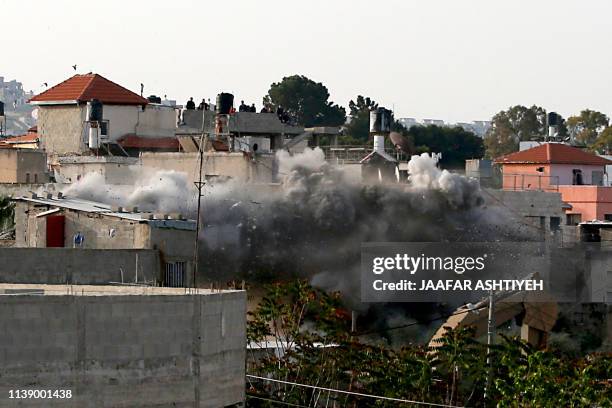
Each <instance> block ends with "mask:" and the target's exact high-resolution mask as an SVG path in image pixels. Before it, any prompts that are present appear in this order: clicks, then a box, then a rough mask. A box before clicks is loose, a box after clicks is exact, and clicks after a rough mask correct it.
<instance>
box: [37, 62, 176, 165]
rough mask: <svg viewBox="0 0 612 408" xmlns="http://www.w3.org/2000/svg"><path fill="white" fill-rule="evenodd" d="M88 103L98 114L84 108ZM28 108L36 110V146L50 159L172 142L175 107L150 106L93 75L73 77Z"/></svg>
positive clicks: (119, 87) (100, 77)
mask: <svg viewBox="0 0 612 408" xmlns="http://www.w3.org/2000/svg"><path fill="white" fill-rule="evenodd" d="M93 100H96V101H99V102H100V103H101V104H102V109H101V111H100V110H96V109H94V108H92V106H91V105H88V103H90V102H91V101H93ZM30 103H31V104H33V105H37V106H38V134H39V138H40V142H41V145H42V147H43V148H44V149H45V150H46V151H47V154H49V155H51V156H63V155H87V154H96V155H97V154H98V153H101V154H111V155H112V154H116V153H118V154H122V153H125V151H123V149H122V147H121V141H122V139H125V138H126V137H128V136H135V137H140V138H145V139H148V138H150V139H171V140H175V136H174V132H175V128H176V110H175V109H174V107H172V106H166V105H162V104H154V103H150V102H149V101H148V100H147V99H145V98H143V97H141V96H139V95H137V94H135V93H134V92H131V91H129V90H128V89H125V88H123V87H122V86H120V85H118V84H116V83H114V82H112V81H110V80H108V79H106V78H104V77H102V76H101V75H98V74H91V73H90V74H85V75H75V76H73V77H72V78H69V79H67V80H66V81H64V82H62V83H60V84H58V85H56V86H54V87H52V88H50V89H48V90H47V91H45V92H43V93H41V94H39V95H36V96H35V97H33V98H32V99H30ZM98 116H101V117H98ZM92 128H93V129H94V130H93V131H92ZM92 132H93V133H92ZM92 135H94V136H93V137H92ZM175 144H176V146H177V148H178V143H175Z"/></svg>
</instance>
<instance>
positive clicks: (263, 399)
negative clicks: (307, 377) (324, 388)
mask: <svg viewBox="0 0 612 408" xmlns="http://www.w3.org/2000/svg"><path fill="white" fill-rule="evenodd" d="M246 397H247V398H252V399H257V400H261V401H267V402H273V403H275V404H281V405H287V406H289V407H298V408H308V407H307V406H306V405H298V404H293V403H291V402H285V401H280V400H275V399H271V398H263V397H258V396H256V395H253V394H247V395H246Z"/></svg>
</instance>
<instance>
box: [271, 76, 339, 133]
mask: <svg viewBox="0 0 612 408" xmlns="http://www.w3.org/2000/svg"><path fill="white" fill-rule="evenodd" d="M328 99H329V91H328V90H327V87H325V85H323V84H322V83H320V82H315V81H313V80H311V79H308V78H306V77H305V76H303V75H292V76H289V77H284V78H283V80H282V81H281V82H275V83H273V84H272V85H270V90H269V91H268V94H267V95H266V96H265V97H264V99H263V103H264V105H266V106H269V107H272V108H273V109H276V108H277V107H279V106H282V107H283V109H284V110H285V112H287V113H288V114H289V115H290V116H292V117H293V118H295V120H296V121H297V123H299V124H302V125H304V126H305V127H311V126H340V125H343V124H344V122H345V121H346V111H345V109H344V108H343V107H341V106H338V105H337V104H334V103H333V102H331V101H329V100H328Z"/></svg>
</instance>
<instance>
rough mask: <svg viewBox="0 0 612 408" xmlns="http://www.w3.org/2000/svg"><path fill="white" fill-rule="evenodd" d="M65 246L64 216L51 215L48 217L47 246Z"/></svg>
mask: <svg viewBox="0 0 612 408" xmlns="http://www.w3.org/2000/svg"><path fill="white" fill-rule="evenodd" d="M63 246H64V216H63V215H49V216H48V217H47V248H59V247H63Z"/></svg>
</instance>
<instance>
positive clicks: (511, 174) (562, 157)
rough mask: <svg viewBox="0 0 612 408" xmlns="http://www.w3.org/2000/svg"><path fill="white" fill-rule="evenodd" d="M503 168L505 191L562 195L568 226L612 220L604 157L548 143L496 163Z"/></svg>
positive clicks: (611, 188) (611, 196) (513, 154)
mask: <svg viewBox="0 0 612 408" xmlns="http://www.w3.org/2000/svg"><path fill="white" fill-rule="evenodd" d="M495 163H497V164H500V165H501V166H502V173H503V179H502V180H503V182H502V185H503V189H504V190H515V191H517V190H519V191H522V190H541V191H553V192H559V193H561V198H562V200H563V201H564V202H565V203H566V204H567V207H566V208H565V215H566V224H567V225H577V224H579V223H580V222H582V221H590V220H600V221H603V220H612V187H608V186H606V185H605V181H604V180H605V179H606V176H607V175H606V166H607V165H610V164H611V163H612V162H610V160H607V159H605V158H603V157H600V156H597V155H594V154H591V153H588V152H585V151H583V150H581V149H578V148H575V147H572V146H568V145H565V144H561V143H545V144H541V145H539V146H537V147H533V148H531V149H527V150H523V151H519V152H515V153H511V154H508V155H506V156H502V157H499V158H497V159H495Z"/></svg>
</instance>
